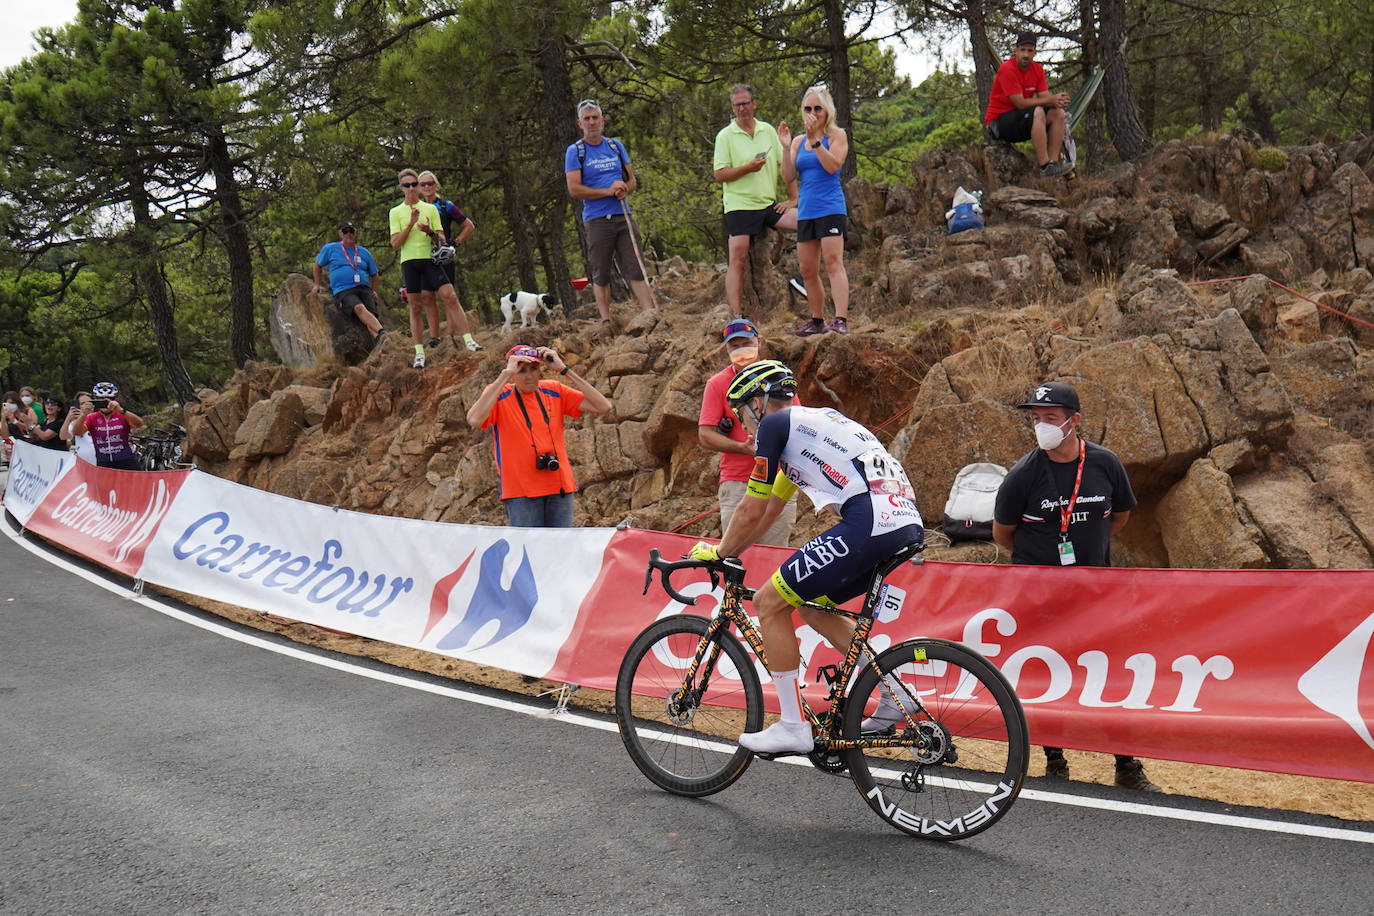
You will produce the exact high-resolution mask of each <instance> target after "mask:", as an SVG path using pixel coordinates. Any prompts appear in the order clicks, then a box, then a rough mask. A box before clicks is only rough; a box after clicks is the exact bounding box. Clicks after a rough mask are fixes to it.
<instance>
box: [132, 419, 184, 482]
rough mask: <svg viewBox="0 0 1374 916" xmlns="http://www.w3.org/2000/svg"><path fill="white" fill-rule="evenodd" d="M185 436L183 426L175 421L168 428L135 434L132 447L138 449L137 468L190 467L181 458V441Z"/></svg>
mask: <svg viewBox="0 0 1374 916" xmlns="http://www.w3.org/2000/svg"><path fill="white" fill-rule="evenodd" d="M185 438H186V430H185V428H184V427H181V426H178V425H177V424H175V423H173V424H172V425H171V427H170V428H169V429H157V430H153V431H152V432H149V433H140V434H136V435H135V436H134V447H135V448H136V449H137V450H138V464H139V468H140V469H141V470H144V471H176V470H180V469H182V468H188V467H191V465H190V464H188V463H186V462H184V461H182V460H181V443H182V440H183V439H185Z"/></svg>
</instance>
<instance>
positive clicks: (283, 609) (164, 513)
mask: <svg viewBox="0 0 1374 916" xmlns="http://www.w3.org/2000/svg"><path fill="white" fill-rule="evenodd" d="M44 452H45V450H43V449H38V448H34V447H32V446H29V445H27V444H25V443H16V445H15V457H14V463H13V465H12V466H11V472H10V478H9V487H8V489H7V491H6V493H5V506H6V508H7V509H8V510H9V511H10V512H11V513H12V514H13V515H14V516H15V517H16V518H18V519H19V520H20V522H22V523H24V524H25V525H26V526H27V527H28V528H29V529H30V530H33V531H35V532H37V533H39V534H41V535H42V536H44V537H45V538H48V539H50V540H52V541H55V542H57V543H59V544H62V545H64V546H66V547H68V548H70V549H72V550H74V551H77V552H79V553H82V554H84V555H85V556H87V557H90V558H91V559H93V560H95V561H96V562H99V563H101V564H103V565H105V566H108V567H110V568H112V569H117V570H120V571H121V572H124V573H126V574H128V575H130V576H135V577H141V578H143V579H144V580H146V581H148V582H151V583H154V584H158V585H163V586H167V587H170V588H174V589H177V590H179V591H184V592H188V593H191V594H197V595H201V596H204V597H207V598H212V599H215V600H218V601H224V602H227V603H231V604H237V605H240V606H243V607H248V608H254V609H257V610H262V611H267V612H271V613H273V614H279V615H282V616H286V617H291V618H294V619H296V620H301V621H306V622H309V623H314V624H318V625H320V626H325V627H330V628H332V629H335V630H341V631H345V632H349V633H354V634H357V635H360V636H366V637H369V638H372V639H380V640H384V641H387V642H391V643H395V644H398V645H403V646H410V647H413V648H418V649H426V650H429V651H433V652H437V653H440V654H443V655H449V656H453V657H455V658H462V659H466V660H469V661H473V662H477V663H479V664H483V665H488V666H491V667H496V668H503V669H506V670H510V671H515V672H518V673H521V674H528V675H533V676H538V677H547V678H550V679H554V680H562V681H568V682H575V683H579V684H584V685H587V686H591V687H598V688H604V689H611V688H613V686H614V684H615V676H616V672H617V670H618V668H619V665H620V660H621V658H622V656H623V655H624V652H625V650H626V648H627V647H628V646H629V644H630V641H631V640H632V639H633V638H634V637H635V635H636V634H638V633H639V631H640V630H641V629H643V628H644V627H645V626H647V625H648V624H650V623H651V622H653V621H654V620H655V619H657V618H659V617H662V616H665V615H668V614H675V613H681V612H683V611H684V610H686V611H689V612H691V613H698V614H705V615H709V614H710V613H711V612H712V611H713V610H714V609H715V607H716V605H717V603H718V601H719V600H720V594H719V592H716V591H713V590H712V589H711V587H710V584H709V582H707V581H706V579H705V577H704V576H696V577H695V581H693V579H692V578H691V577H685V578H684V579H683V580H682V581H681V582H676V583H675V584H677V586H678V588H679V590H680V591H682V592H684V593H686V594H687V595H689V596H698V597H699V604H698V606H697V607H694V608H683V607H682V606H680V605H678V604H676V603H675V602H673V601H672V600H671V599H669V598H668V597H667V595H666V594H664V593H663V591H662V590H661V589H660V588H659V587H658V586H657V585H654V586H653V587H652V588H650V590H649V592H648V594H644V593H643V589H644V573H645V565H646V563H647V559H648V552H649V550H650V549H651V548H653V547H657V548H658V549H659V550H660V551H661V552H662V553H663V554H664V555H665V556H668V557H672V556H675V555H678V554H682V553H685V552H686V551H687V550H688V549H689V548H690V546H691V544H692V542H693V539H691V538H684V537H680V536H677V535H671V534H665V533H663V532H656V531H634V530H631V531H612V530H611V529H602V528H581V529H572V530H547V529H516V528H498V527H486V526H473V525H446V524H439V523H436V522H424V521H417V520H411V519H398V518H391V517H386V516H374V515H366V514H363V513H357V512H349V511H345V510H338V509H331V508H327V507H324V506H318V505H315V504H312V503H305V502H300V501H297V500H291V499H286V498H284V497H280V496H274V495H272V494H270V493H264V492H262V491H259V490H254V489H251V488H248V487H242V486H238V485H236V484H231V483H228V482H226V481H223V480H220V479H218V478H216V477H213V476H210V475H208V474H204V473H201V472H194V471H181V472H168V473H158V474H154V473H138V472H127V471H114V470H109V469H105V468H97V467H94V466H93V465H90V464H87V463H85V462H80V461H73V459H72V458H71V457H70V456H66V455H63V454H62V453H59V452H50V453H47V454H43V453H44ZM786 556H787V551H785V550H782V549H780V548H770V547H756V548H753V549H751V550H749V551H747V552H746V553H745V556H744V561H745V564H746V566H747V568H748V570H749V575H748V578H747V581H748V583H749V584H750V585H752V586H756V587H757V586H759V585H762V584H763V583H765V582H766V581H767V579H768V577H769V576H770V575H771V573H772V571H773V570H774V569H776V568H777V566H778V565H779V564H780V563H781V562H782V560H783V559H784V558H785V557H786ZM888 581H889V582H891V583H893V584H894V585H896V586H898V587H899V588H901V589H902V590H904V591H905V593H906V600H905V605H904V607H903V608H902V610H901V612H900V615H899V616H897V617H896V618H895V619H892V620H885V621H884V622H883V623H881V624H879V625H878V626H877V627H876V628H875V631H874V636H873V638H872V641H873V643H874V644H875V646H876V647H877V648H878V649H879V650H881V649H883V648H885V647H887V646H888V645H891V644H892V643H895V642H898V641H901V640H903V639H908V638H911V637H914V636H918V635H927V636H940V637H944V638H948V639H954V640H957V641H960V642H963V643H965V644H967V645H969V646H971V647H972V648H974V649H976V650H977V651H979V652H980V653H982V654H983V655H985V656H986V657H988V658H989V659H990V660H991V661H992V662H993V663H994V664H996V665H997V666H998V667H999V668H1000V669H1001V670H1002V672H1003V673H1004V674H1005V675H1006V676H1007V678H1008V679H1009V680H1010V681H1011V682H1012V684H1013V686H1014V687H1015V688H1016V691H1017V693H1018V694H1019V695H1020V697H1021V699H1022V702H1023V703H1024V704H1025V708H1026V715H1027V719H1028V721H1029V723H1030V728H1031V739H1032V741H1033V742H1034V743H1036V744H1041V745H1051V746H1062V747H1069V748H1078V749H1084V750H1093V751H1101V752H1106V753H1119V754H1133V755H1139V756H1143V757H1158V758H1164V759H1170V760H1183V761H1192V762H1197V763H1210V764H1220V765H1224V766H1240V767H1248V768H1254V769H1262V770H1272V771H1275V772H1283V773H1296V774H1303V775H1311V776H1327V777H1334V778H1340V779H1353V780H1361V781H1365V782H1374V734H1371V732H1372V731H1374V658H1371V655H1372V654H1374V648H1371V647H1372V646H1374V571H1371V570H1246V571H1201V570H1162V569H1086V568H1067V569H1065V568H1041V567H1009V566H984V565H977V564H958V563H926V564H924V565H921V566H914V565H907V566H904V567H902V568H901V569H899V570H898V571H897V572H895V573H893V574H892V576H890V577H889V580H888ZM798 637H799V639H800V641H801V645H802V655H803V658H804V659H805V661H806V672H807V675H806V680H807V681H808V682H809V683H810V686H809V687H808V688H807V689H808V696H809V698H810V699H811V700H812V701H813V702H816V703H821V702H823V701H824V699H825V693H826V691H825V688H824V686H823V681H822V678H821V675H820V671H821V669H822V668H823V667H825V666H827V665H831V664H837V663H838V661H839V654H838V653H836V652H835V651H834V650H832V649H831V648H830V647H828V646H826V645H825V644H824V643H823V642H822V641H821V640H820V638H819V637H818V636H817V635H816V634H815V633H814V632H813V631H811V630H810V629H809V628H806V627H801V628H799V629H798ZM718 676H723V674H720V673H718ZM765 683H766V681H765ZM765 695H766V696H767V697H768V701H769V702H770V703H772V702H774V698H773V696H772V693H771V691H767V690H765Z"/></svg>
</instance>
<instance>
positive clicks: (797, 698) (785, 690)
mask: <svg viewBox="0 0 1374 916" xmlns="http://www.w3.org/2000/svg"><path fill="white" fill-rule="evenodd" d="M773 689H774V690H776V691H777V692H778V706H779V707H780V708H781V711H782V721H784V722H786V723H788V724H789V725H800V724H801V723H802V722H804V721H806V720H805V719H803V718H802V711H801V689H800V688H799V687H798V686H797V672H796V671H795V670H792V671H780V672H778V673H777V674H775V675H773Z"/></svg>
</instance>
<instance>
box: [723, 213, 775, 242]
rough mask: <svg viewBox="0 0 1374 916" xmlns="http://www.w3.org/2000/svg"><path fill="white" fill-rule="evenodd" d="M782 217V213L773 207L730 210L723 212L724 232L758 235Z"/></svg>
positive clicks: (729, 234)
mask: <svg viewBox="0 0 1374 916" xmlns="http://www.w3.org/2000/svg"><path fill="white" fill-rule="evenodd" d="M780 219H782V214H781V213H779V212H778V211H777V210H776V209H775V208H774V207H764V208H763V209H762V210H731V211H730V212H729V213H727V214H725V234H726V235H728V236H731V237H733V236H736V235H758V234H759V233H760V232H762V231H763V230H765V229H772V228H773V227H774V226H776V225H777V224H778V220H780Z"/></svg>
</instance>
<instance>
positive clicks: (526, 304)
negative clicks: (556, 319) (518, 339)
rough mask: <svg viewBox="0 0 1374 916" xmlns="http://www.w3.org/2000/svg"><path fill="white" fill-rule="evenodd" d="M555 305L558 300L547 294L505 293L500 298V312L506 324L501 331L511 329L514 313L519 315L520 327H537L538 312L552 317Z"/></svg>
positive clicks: (522, 291)
mask: <svg viewBox="0 0 1374 916" xmlns="http://www.w3.org/2000/svg"><path fill="white" fill-rule="evenodd" d="M557 304H558V300H557V299H555V298H554V297H553V296H550V295H549V294H548V293H527V292H525V291H524V290H523V289H522V290H520V291H519V292H514V293H506V294H505V295H504V296H502V297H501V311H502V312H503V313H504V314H505V316H506V323H505V324H503V325H502V326H501V330H502V331H509V330H510V329H511V321H513V320H514V318H515V313H516V312H519V313H520V327H522V328H528V327H530V326H531V325H534V326H535V327H538V326H539V312H540V310H541V309H542V310H543V311H544V312H545V313H547V314H548V315H550V316H552V315H553V307H554V306H555V305H557Z"/></svg>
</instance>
